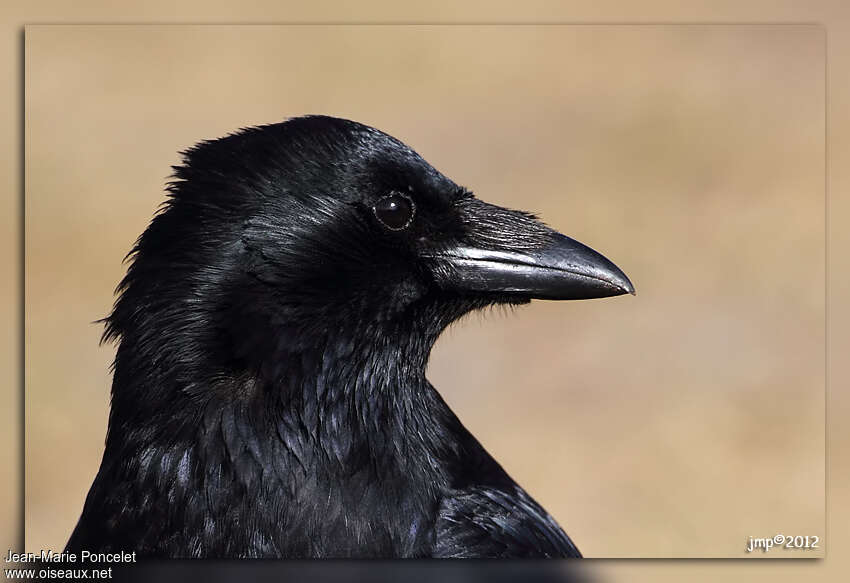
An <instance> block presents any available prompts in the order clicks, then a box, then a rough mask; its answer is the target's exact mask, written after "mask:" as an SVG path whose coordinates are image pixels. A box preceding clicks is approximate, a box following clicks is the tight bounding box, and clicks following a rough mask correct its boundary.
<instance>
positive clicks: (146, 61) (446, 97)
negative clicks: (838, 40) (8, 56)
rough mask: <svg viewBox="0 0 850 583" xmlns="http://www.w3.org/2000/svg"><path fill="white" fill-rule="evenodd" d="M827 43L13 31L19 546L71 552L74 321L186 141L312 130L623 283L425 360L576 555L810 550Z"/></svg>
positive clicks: (782, 38) (95, 388)
mask: <svg viewBox="0 0 850 583" xmlns="http://www.w3.org/2000/svg"><path fill="white" fill-rule="evenodd" d="M823 34H824V33H823V30H822V29H821V28H819V27H816V26H365V25H364V26H203V27H202V26H61V27H60V26H34V27H28V28H27V31H26V41H25V42H26V65H25V66H26V79H25V83H26V94H25V105H26V125H25V156H26V171H25V172H26V174H25V179H26V201H25V203H26V219H25V228H26V258H25V268H26V312H25V318H26V338H25V349H26V355H27V358H26V366H25V382H26V388H27V389H26V395H25V399H26V419H25V420H26V438H25V456H26V457H25V471H26V492H25V494H26V498H25V502H26V504H25V547H26V549H27V550H33V549H41V548H45V549H46V548H53V549H60V548H62V547H63V545H64V544H65V542H66V540H67V537H68V535H69V534H70V532H71V530H72V528H73V526H74V524H75V522H76V519H77V517H78V516H79V512H80V510H81V509H82V504H83V500H84V498H85V495H86V493H87V491H88V487H89V485H90V483H91V480H92V478H93V477H94V475H95V473H96V471H97V468H98V465H99V462H100V456H101V453H102V448H103V439H104V435H105V431H106V418H107V413H108V404H109V386H110V374H109V365H110V362H111V360H112V357H113V355H114V348H113V347H112V346H108V345H107V346H98V340H99V337H100V334H101V328H100V326H99V325H96V324H93V323H92V322H93V321H94V320H96V319H98V318H101V317H103V316H104V315H106V314H107V313H108V311H109V308H110V306H111V303H112V301H113V296H112V290H113V288H114V287H115V285H116V284H117V283H118V281H119V279H120V278H121V276H122V274H123V272H124V269H125V266H123V265H122V259H123V257H124V255H125V254H126V253H127V251H128V250H129V249H130V247H131V246H132V244H133V241H134V240H135V238H136V237H137V236H138V235H139V234H140V233H141V232H142V231H143V230H144V228H145V227H146V226H147V224H148V222H149V220H150V218H151V215H152V214H153V212H154V211H155V210H156V208H157V205H158V204H159V203H160V202H162V200H163V199H164V193H163V186H164V184H165V182H166V180H167V179H168V175H169V173H170V169H169V166H170V165H172V164H175V163H177V162H178V161H179V156H178V154H177V152H178V151H179V150H182V149H185V148H187V147H189V146H191V145H192V144H194V143H195V142H197V141H199V140H201V139H209V138H215V137H219V136H222V135H224V134H226V133H228V132H231V131H233V130H235V129H237V128H239V127H242V126H246V125H252V124H261V123H270V122H276V121H280V120H282V119H284V118H287V117H291V116H296V115H302V114H306V113H324V114H329V115H335V116H340V117H347V118H350V119H354V120H357V121H360V122H363V123H366V124H369V125H373V126H375V127H377V128H379V129H381V130H383V131H385V132H387V133H389V134H391V135H393V136H395V137H397V138H399V139H401V140H402V141H404V142H406V143H407V144H409V145H410V146H411V147H413V148H414V149H415V150H417V151H418V152H419V153H420V154H421V155H422V156H423V157H424V158H425V159H427V160H428V161H429V162H431V163H432V164H433V165H434V166H435V167H436V168H438V169H439V170H440V171H442V172H443V173H444V174H446V175H447V176H449V177H451V178H452V179H453V180H455V181H456V182H458V183H460V184H463V185H465V186H467V187H468V188H470V189H472V190H473V191H474V192H475V193H476V194H477V195H478V196H479V197H480V198H482V199H484V200H487V201H489V202H493V203H497V204H502V205H506V206H510V207H514V208H521V209H525V210H530V211H534V212H536V213H538V214H539V215H540V216H541V218H542V219H543V220H544V221H546V222H547V223H548V224H550V225H551V226H553V227H555V228H557V229H559V230H560V231H562V232H564V233H566V234H568V235H570V236H572V237H575V238H576V239H578V240H580V241H582V242H584V243H586V244H588V245H590V246H592V247H594V248H595V249H597V250H599V251H600V252H602V253H604V254H605V255H606V256H608V257H609V258H610V259H612V260H613V261H614V262H615V263H617V264H618V265H619V266H620V267H621V268H622V269H623V270H624V271H625V272H626V273H627V274H628V275H629V277H630V278H631V279H632V281H633V282H634V284H635V286H636V288H637V296H636V297H625V298H615V299H610V300H604V301H586V302H533V303H532V304H531V305H530V306H527V307H523V308H520V309H518V310H516V311H514V312H513V313H507V314H503V313H500V312H496V311H494V312H488V313H487V314H484V315H482V316H473V317H471V318H467V319H465V320H463V321H462V322H460V323H459V324H457V325H455V326H454V327H453V328H451V329H450V330H449V331H448V332H447V333H446V334H444V336H443V337H442V338H441V340H440V341H439V343H438V345H437V347H436V349H435V351H434V354H433V356H432V361H431V365H430V368H429V378H430V380H431V381H432V382H433V383H434V385H435V386H437V387H438V388H439V389H440V390H441V393H442V394H443V396H444V397H445V399H446V400H447V401H448V402H449V404H450V405H452V407H453V408H454V410H455V412H456V413H457V414H458V416H459V417H460V418H461V419H462V420H463V421H464V423H465V424H466V426H467V427H468V428H469V429H470V430H471V431H472V433H473V434H475V435H476V436H477V437H478V438H479V440H480V441H481V442H482V443H483V444H484V446H485V447H486V448H487V449H488V450H489V451H490V453H492V454H493V455H494V457H495V458H496V459H498V460H499V461H500V462H501V463H502V465H503V466H504V467H505V469H506V470H507V471H508V473H510V474H511V475H512V476H513V477H514V478H515V479H516V480H517V481H518V482H519V483H520V484H521V485H523V487H524V488H525V489H526V490H528V491H529V493H531V494H532V496H534V497H535V498H536V499H537V500H538V501H539V502H540V503H541V504H542V505H543V506H544V507H545V508H547V510H549V511H550V512H551V513H552V514H553V515H554V516H555V518H556V519H557V520H558V521H559V522H560V523H561V525H562V526H564V528H565V529H566V530H567V532H569V534H570V535H571V536H572V537H573V539H574V540H575V541H576V542H577V544H578V545H579V548H581V550H582V551H583V553H584V554H585V555H586V556H590V557H743V556H749V555H747V553H745V549H746V546H747V541H748V539H749V537H750V536H756V537H762V536H764V537H768V536H772V535H774V534H777V533H783V534H790V535H817V536H820V537H821V538H823V536H824V453H825V452H824V410H825V402H824V383H825V378H824V360H825V354H824V337H825V329H824V295H825V290H824V240H825V234H824V214H825V213H824V201H825V197H824V189H825V184H824V165H825V152H824V130H825V127H824V115H825V111H824V103H825V95H824V65H825V63H824V37H823ZM822 553H823V549H821V550H819V551H810V552H807V553H795V554H792V555H789V554H788V553H784V554H783V555H782V556H808V557H811V556H821V555H822ZM767 556H771V555H767ZM774 556H775V555H774Z"/></svg>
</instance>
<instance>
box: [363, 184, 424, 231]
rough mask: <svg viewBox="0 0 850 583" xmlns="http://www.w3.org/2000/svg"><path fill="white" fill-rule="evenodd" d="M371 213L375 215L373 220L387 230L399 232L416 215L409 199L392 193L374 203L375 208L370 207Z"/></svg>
mask: <svg viewBox="0 0 850 583" xmlns="http://www.w3.org/2000/svg"><path fill="white" fill-rule="evenodd" d="M372 212H373V213H374V214H375V218H377V219H378V220H379V221H380V222H381V224H383V225H384V226H385V227H386V228H388V229H389V230H391V231H401V230H403V229H406V228H407V227H409V226H410V223H412V222H413V217H414V216H415V215H416V205H414V204H413V200H411V199H410V197H408V196H406V195H404V194H399V193H393V194H390V195H388V196H385V197H384V198H382V199H381V200H379V201H378V202H376V203H375V206H373V207H372Z"/></svg>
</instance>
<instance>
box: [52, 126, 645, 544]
mask: <svg viewBox="0 0 850 583" xmlns="http://www.w3.org/2000/svg"><path fill="white" fill-rule="evenodd" d="M173 169H174V175H173V178H174V179H173V181H172V182H170V183H169V184H168V188H167V190H168V194H169V196H168V198H167V201H166V202H165V203H164V204H163V206H162V208H161V209H160V210H159V212H158V213H157V214H156V215H155V216H154V218H153V220H152V221H151V223H150V225H149V226H148V228H147V229H146V230H145V231H144V233H143V234H142V235H141V236H140V237H139V239H138V240H137V241H136V244H135V246H134V248H133V250H132V251H131V252H130V254H129V255H128V261H129V262H130V264H129V267H128V269H127V273H126V275H125V277H124V278H123V280H122V281H121V283H120V285H119V287H118V289H117V290H116V293H117V294H118V297H117V300H116V302H115V305H114V307H113V309H112V312H111V313H110V315H109V316H108V317H107V318H105V319H104V321H105V324H106V326H105V332H104V341H117V351H116V356H115V361H114V364H113V371H114V372H113V384H112V399H111V410H110V415H109V424H108V430H107V436H106V444H105V451H104V454H103V459H102V462H101V465H100V469H99V471H98V473H97V475H96V477H95V479H94V482H93V484H92V486H91V489H90V491H89V493H88V496H87V498H86V501H85V504H84V507H83V510H82V514H81V517H80V519H79V522H78V524H77V526H76V528H75V530H74V531H73V533H72V535H71V537H70V540H69V542H68V544H67V548H66V550H67V551H69V552H78V553H79V552H81V551H82V550H87V551H90V552H100V553H111V552H121V551H124V552H133V551H135V552H136V553H137V556H138V557H159V558H325V557H327V558H354V557H363V558H395V557H412V558H425V557H439V558H442V557H481V558H495V557H505V558H515V557H580V556H581V554H580V553H579V551H578V549H577V548H576V546H575V545H574V544H573V542H572V541H571V540H570V538H569V537H568V536H567V535H566V534H565V533H564V531H563V530H562V529H561V528H560V527H559V526H558V524H557V523H556V522H555V520H554V519H553V518H552V517H551V516H550V515H549V514H547V513H546V511H545V510H543V508H541V506H540V505H539V504H537V503H536V502H535V501H534V500H533V499H532V498H531V497H530V496H529V495H528V494H527V493H526V492H525V491H524V490H523V489H522V488H520V487H519V486H518V485H517V484H516V483H515V482H514V481H513V480H512V479H511V478H510V477H509V476H508V475H507V473H506V472H505V471H504V470H503V469H502V467H501V466H500V465H499V464H498V463H497V462H496V461H495V460H494V459H493V458H492V457H491V456H490V455H489V454H488V453H487V452H486V451H485V450H484V448H483V447H482V446H481V444H479V442H478V441H477V440H476V439H475V438H474V437H473V436H472V435H471V434H470V433H469V432H468V431H467V430H466V429H465V428H464V426H463V425H462V424H461V422H460V421H459V420H458V418H457V417H456V416H455V415H454V413H453V412H452V411H451V410H450V409H449V407H448V406H447V405H446V403H445V402H444V401H443V399H442V398H441V397H440V395H439V394H438V393H437V391H436V390H435V389H434V387H433V386H432V385H431V384H430V383H429V381H428V380H427V379H426V377H425V368H426V364H427V362H428V357H429V354H430V351H431V348H432V346H433V345H434V342H435V341H436V340H437V338H438V337H439V335H440V333H441V332H442V331H443V330H444V329H445V328H446V327H447V326H448V325H449V324H451V323H452V322H454V321H456V320H457V319H458V318H460V317H461V316H463V315H465V314H467V313H469V312H471V311H473V310H477V309H480V308H483V307H486V306H491V305H494V304H507V305H516V304H523V303H527V302H529V301H530V300H531V299H532V298H542V299H553V300H561V299H583V298H599V297H606V296H616V295H620V294H625V293H634V288H633V286H632V284H631V282H630V281H629V279H628V278H627V277H626V275H625V274H624V273H623V272H622V271H620V269H618V268H617V267H616V266H615V265H614V264H613V263H611V262H610V261H609V260H608V259H606V258H605V257H603V256H602V255H600V254H599V253H597V252H595V251H593V250H592V249H590V248H589V247H586V246H585V245H583V244H581V243H579V242H577V241H575V240H573V239H570V238H568V237H566V236H564V235H562V234H560V233H558V232H556V231H554V230H552V229H550V228H549V227H547V226H545V225H544V224H543V223H542V222H539V221H538V220H537V219H536V218H535V217H534V216H533V215H531V214H528V213H525V212H520V211H514V210H509V209H506V208H502V207H499V206H495V205H492V204H488V203H486V202H483V201H481V200H479V199H478V198H476V197H475V196H474V195H473V194H472V193H471V192H470V191H469V190H467V189H465V188H463V187H460V186H458V185H457V184H455V183H454V182H452V181H451V180H449V179H448V178H446V177H445V176H443V175H442V174H441V173H440V172H438V171H437V170H435V169H434V168H433V167H432V166H431V165H429V164H428V163H427V162H426V161H425V160H423V159H422V158H421V157H420V156H419V155H418V154H417V153H416V152H414V151H413V150H412V149H410V148H409V147H408V146H406V145H404V144H403V143H401V142H400V141H398V140H396V139H395V138H393V137H391V136H389V135H387V134H385V133H382V132H380V131H378V130H376V129H374V128H371V127H368V126H366V125H362V124H359V123H356V122H353V121H348V120H343V119H338V118H333V117H326V116H306V117H298V118H292V119H289V120H287V121H284V122H281V123H276V124H270V125H264V126H256V127H249V128H243V129H241V130H239V131H237V132H235V133H232V134H230V135H228V136H225V137H223V138H220V139H216V140H210V141H204V142H201V143H199V144H197V145H196V146H194V147H192V148H190V149H189V150H187V151H185V152H183V158H182V163H181V164H180V165H179V166H174V167H173Z"/></svg>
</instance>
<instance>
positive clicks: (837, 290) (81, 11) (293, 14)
mask: <svg viewBox="0 0 850 583" xmlns="http://www.w3.org/2000/svg"><path fill="white" fill-rule="evenodd" d="M201 8H202V10H201V11H199V9H201ZM847 8H848V6H847V5H846V3H844V2H841V1H839V0H819V1H814V2H809V3H800V2H796V1H793V0H784V1H779V2H777V1H774V0H769V1H766V0H764V1H763V0H748V1H744V2H742V1H738V0H736V1H734V2H733V1H731V0H729V1H725V0H719V1H718V2H715V3H711V4H704V3H681V4H670V3H668V2H652V1H651V2H646V3H630V2H605V3H600V2H591V1H588V2H571V3H563V2H550V1H548V0H529V1H528V2H524V3H522V4H521V5H518V4H516V3H511V2H474V1H473V2H467V3H462V4H461V3H456V2H435V3H430V4H428V5H425V4H415V5H407V6H401V5H398V4H395V3H391V2H383V1H380V0H377V1H372V2H364V3H360V4H358V5H357V6H356V8H355V7H354V5H348V4H343V3H340V4H339V5H331V6H328V5H318V4H317V5H305V4H299V5H295V4H288V3H280V2H265V1H256V2H248V3H245V2H241V3H233V4H227V3H217V4H214V5H210V4H209V3H203V5H202V6H195V5H194V4H193V3H192V2H189V1H187V2H177V3H174V2H172V1H171V0H168V1H166V0H151V1H150V2H147V3H144V4H141V3H140V4H136V5H122V6H116V5H114V4H112V3H108V2H101V1H99V0H82V1H80V2H77V3H75V4H74V5H73V6H70V5H68V4H65V3H61V2H54V1H50V0H42V1H33V2H27V3H15V2H10V3H4V5H3V7H2V8H0V18H2V23H0V24H2V26H3V30H4V31H5V32H6V34H5V35H3V39H4V45H3V46H4V47H5V54H6V56H7V58H6V59H4V60H3V61H2V62H0V69H2V75H3V79H4V80H5V81H6V86H7V87H8V88H9V89H8V91H9V93H8V94H7V95H9V96H10V98H9V99H8V100H4V101H3V102H2V104H3V110H2V111H3V114H2V116H0V124H2V127H3V128H4V129H5V130H6V132H5V133H6V135H7V136H8V139H7V140H6V141H5V142H3V143H4V146H3V153H4V154H3V156H2V166H0V174H2V178H3V180H4V181H5V184H7V189H6V192H7V193H8V194H9V198H7V199H6V201H7V204H6V206H4V211H5V212H3V213H0V219H1V220H2V221H3V227H4V228H3V229H2V233H3V236H4V237H5V239H4V242H5V245H3V247H2V248H3V249H5V250H6V254H5V255H3V257H4V261H5V263H4V267H5V270H4V273H6V274H8V277H6V278H0V282H2V293H3V297H5V298H8V300H9V301H8V302H7V303H6V304H5V305H6V309H4V310H3V312H2V317H3V323H4V324H5V325H4V326H3V328H4V329H5V330H6V331H7V333H6V334H5V335H3V338H2V341H3V347H4V348H3V350H2V351H0V353H2V355H3V359H4V360H3V363H4V369H5V370H7V371H8V375H7V377H6V378H7V379H8V381H9V382H8V384H5V385H4V386H5V388H6V389H9V394H8V395H9V396H8V399H9V402H10V403H11V405H12V406H11V407H9V408H7V409H5V411H6V417H4V420H5V421H6V423H4V424H2V425H0V427H2V428H3V430H4V433H3V435H4V437H5V438H6V441H7V443H9V444H10V447H6V448H2V450H0V451H2V460H0V461H3V462H4V465H7V466H11V467H14V466H15V464H16V463H17V460H18V459H20V458H18V456H17V454H16V447H15V444H16V443H17V435H19V434H18V429H19V428H20V424H19V422H18V419H17V418H18V411H20V399H19V398H18V396H17V394H16V391H15V390H14V387H15V386H17V382H18V381H17V380H16V379H18V378H20V377H19V376H18V374H17V373H16V369H17V364H16V363H17V362H19V360H18V359H19V355H20V352H19V351H18V350H17V346H18V338H19V336H18V334H17V332H16V330H17V325H18V322H19V320H18V317H17V316H16V315H15V314H16V308H15V306H16V301H17V298H19V295H18V291H19V289H20V288H19V287H18V286H17V285H16V283H15V282H16V281H17V274H18V273H20V271H19V269H18V267H17V266H18V265H20V264H19V263H18V262H17V261H16V260H15V256H16V250H17V249H20V247H19V245H18V241H19V234H20V232H21V231H20V229H19V224H18V217H19V216H20V214H19V212H20V210H19V209H20V202H21V200H22V199H20V198H18V197H17V196H16V193H17V192H19V188H20V185H21V178H22V176H21V173H20V172H19V170H18V169H19V168H20V167H21V166H20V165H21V164H22V162H21V153H22V151H21V149H20V138H19V136H20V132H19V130H20V129H21V122H20V121H19V120H20V111H21V103H22V99H21V92H20V90H19V89H16V88H18V87H20V84H19V82H20V80H21V76H22V74H21V71H22V57H21V54H22V42H21V35H20V33H19V31H20V26H21V25H22V24H23V23H25V22H139V21H142V22H150V21H154V22H157V21H158V22H168V21H177V22H222V23H229V22H287V21H288V22H303V21H306V22H310V21H312V22H317V21H318V22H323V21H325V22H326V21H334V22H340V21H349V22H399V21H401V22H410V21H413V22H422V21H426V22H458V21H460V22H480V21H488V22H519V21H532V22H545V21H549V22H622V21H628V22H699V21H702V22H718V21H725V22H816V23H823V24H824V25H825V28H826V30H827V42H826V47H827V53H828V55H829V57H828V61H827V70H828V72H829V83H828V95H829V128H830V130H829V134H828V145H829V149H828V159H829V164H828V167H827V175H828V177H829V182H828V185H829V211H828V225H829V229H828V233H827V239H828V241H829V247H830V252H829V257H828V265H829V268H830V269H829V272H828V277H827V280H828V290H829V292H828V297H829V298H830V304H829V327H828V330H827V337H828V339H829V345H828V347H829V353H828V357H827V370H828V371H829V376H828V379H827V380H828V386H829V391H828V404H829V409H828V413H829V415H828V425H827V434H828V438H829V444H830V447H829V449H828V450H827V459H828V462H829V472H828V474H827V485H828V492H829V498H828V506H829V509H830V518H829V520H828V522H827V538H828V540H829V546H830V548H831V549H833V551H834V552H831V553H830V554H829V558H828V559H827V560H826V561H825V562H823V561H815V562H808V561H804V562H800V561H796V562H794V563H793V564H790V563H788V562H784V561H783V562H779V563H776V562H769V563H765V562H758V563H752V562H741V561H734V562H728V561H722V562H717V561H714V562H711V561H709V562H706V561H702V562H694V561H687V562H658V561H655V562H643V563H636V562H633V561H628V562H614V563H612V562H594V563H593V564H592V565H591V566H592V572H593V573H596V574H597V575H600V576H601V577H602V578H603V580H618V581H620V580H627V581H665V580H671V581H673V580H675V581H680V580H690V581H715V580H717V579H718V578H725V579H728V580H748V581H762V580H764V581H771V582H776V581H799V580H800V579H802V578H806V579H809V580H817V581H826V580H844V578H845V577H846V568H847V567H848V565H850V564H848V561H847V560H846V557H847V555H846V553H843V552H842V549H843V548H844V547H845V546H846V544H847V543H848V542H850V537H849V536H848V535H850V531H848V529H847V524H848V522H850V521H848V512H847V510H848V502H850V498H848V494H850V489H848V488H847V483H848V478H849V477H850V473H848V468H850V465H849V464H848V461H849V460H848V458H847V447H848V445H850V430H848V427H850V426H848V424H847V423H846V422H844V420H845V419H846V417H847V414H848V413H849V412H850V399H848V392H847V391H846V387H847V385H848V382H850V367H848V364H847V361H846V359H844V358H843V356H842V355H843V354H846V352H847V350H848V348H850V326H848V324H850V310H848V304H847V301H846V298H847V297H848V293H850V277H848V275H847V274H848V273H850V259H848V255H847V253H846V251H845V250H846V248H847V247H848V246H850V231H848V230H846V229H843V228H840V227H841V225H843V224H846V221H847V220H848V218H850V199H848V197H847V195H846V194H847V192H848V190H850V167H848V166H847V164H846V159H847V155H848V153H850V135H848V134H847V128H850V110H848V104H850V76H848V75H847V72H848V71H850V18H848V17H849V16H850V11H848V10H847ZM387 129H390V128H387ZM401 137H403V138H405V139H408V140H410V141H411V142H413V140H412V139H411V138H410V136H401ZM414 146H417V147H419V149H420V150H421V149H422V148H421V147H420V146H419V144H416V143H414ZM423 153H426V154H428V152H423ZM455 177H456V178H458V179H462V178H463V177H459V176H455ZM550 222H552V221H551V218H550ZM558 226H561V227H564V225H558ZM603 250H605V251H609V252H610V249H608V248H603ZM615 259H618V260H619V258H618V257H615ZM614 301H616V300H614ZM605 305H606V308H607V306H610V305H612V304H611V303H610V302H609V303H606V304H605ZM527 313H528V311H527V310H526V311H525V314H527ZM525 314H524V313H520V314H518V315H517V316H516V317H519V318H522V317H524V316H525ZM492 323H493V320H491V321H490V322H489V323H488V324H487V325H491V324H492ZM742 482H743V477H742ZM19 483H20V474H18V473H17V472H14V471H13V472H10V473H7V474H4V479H3V481H2V483H0V494H2V496H3V499H4V500H8V501H9V503H8V504H6V505H3V506H2V507H0V510H2V520H0V525H2V526H3V527H4V530H3V531H2V532H0V534H3V533H5V534H3V536H2V538H3V539H5V540H7V541H8V542H9V543H11V542H13V541H15V540H20V539H17V535H16V534H15V533H16V532H18V526H17V517H18V516H22V515H20V514H19V511H20V505H19V504H17V503H15V502H14V501H15V500H16V499H17V496H18V495H19V490H18V484H19ZM5 546H8V543H7V545H5ZM12 546H14V547H15V548H18V549H22V548H23V547H22V546H21V544H20V543H16V544H13V545H12Z"/></svg>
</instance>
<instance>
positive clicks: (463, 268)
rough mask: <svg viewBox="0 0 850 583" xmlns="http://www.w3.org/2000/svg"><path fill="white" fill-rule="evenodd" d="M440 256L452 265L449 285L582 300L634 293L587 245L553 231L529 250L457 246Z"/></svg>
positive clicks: (626, 280)
mask: <svg viewBox="0 0 850 583" xmlns="http://www.w3.org/2000/svg"><path fill="white" fill-rule="evenodd" d="M443 260H444V261H447V262H448V264H449V265H450V266H451V271H452V274H451V276H449V278H448V281H447V282H446V283H447V284H448V285H449V287H453V288H455V289H458V290H465V291H475V292H496V293H509V294H517V295H520V296H524V297H526V298H531V299H546V300H583V299H591V298H604V297H609V296H619V295H622V294H627V293H629V294H634V293H635V288H634V286H633V285H632V282H631V281H629V278H628V277H626V274H625V273H623V272H622V271H621V270H620V268H618V267H617V266H616V265H614V264H613V263H612V262H611V261H609V260H608V259H607V258H605V257H604V256H603V255H601V254H600V253H597V252H596V251H594V250H593V249H591V248H590V247H588V246H586V245H583V244H581V243H579V242H578V241H575V240H573V239H570V238H569V237H566V236H564V235H562V234H560V233H557V232H555V231H552V235H551V241H550V243H549V244H548V245H545V246H544V247H542V248H540V249H536V250H534V251H528V250H522V251H512V250H504V249H499V250H495V249H492V250H491V249H483V248H476V247H466V246H459V247H455V248H452V249H449V250H447V251H446V252H445V254H444V255H443Z"/></svg>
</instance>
